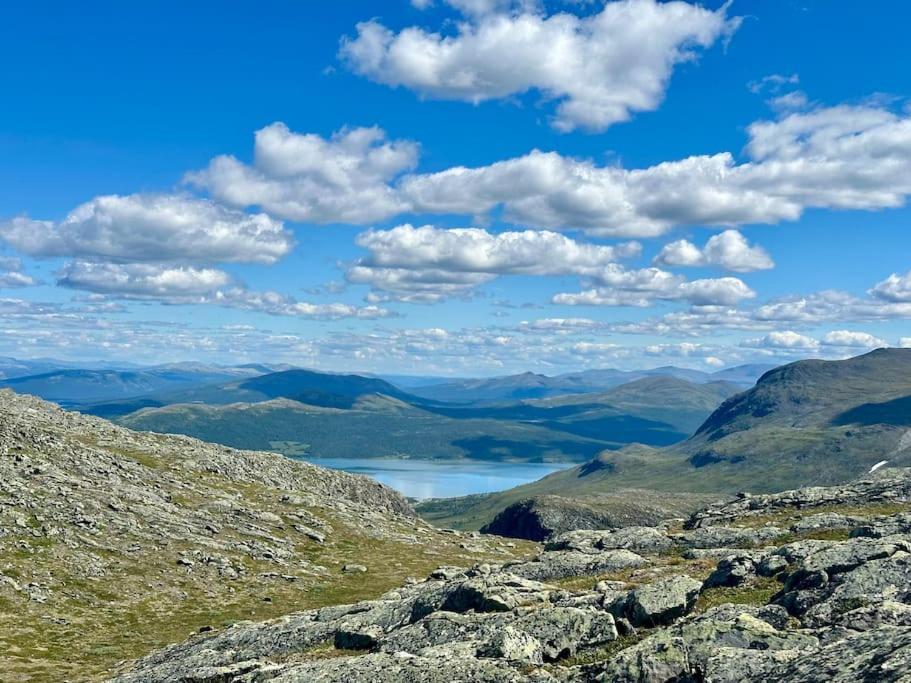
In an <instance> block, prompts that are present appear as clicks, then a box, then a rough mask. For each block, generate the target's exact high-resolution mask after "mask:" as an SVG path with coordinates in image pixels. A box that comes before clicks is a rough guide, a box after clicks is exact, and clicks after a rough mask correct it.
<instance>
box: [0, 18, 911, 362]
mask: <svg viewBox="0 0 911 683" xmlns="http://www.w3.org/2000/svg"><path fill="white" fill-rule="evenodd" d="M5 14H6V19H7V20H6V21H5V22H4V25H3V27H2V28H0V38H2V40H0V50H2V51H3V52H4V56H6V58H7V62H8V63H16V64H17V65H18V67H17V69H15V70H14V69H8V70H7V71H6V72H5V73H4V74H2V75H0V85H2V87H3V90H4V92H5V93H7V96H8V98H9V100H10V101H11V102H15V103H16V106H10V107H5V108H4V110H3V111H2V112H0V188H3V189H2V190H0V356H8V357H12V358H16V359H23V360H28V359H39V358H44V359H53V360H60V361H65V362H70V363H76V364H78V363H83V364H86V363H87V364H90V365H91V364H95V363H109V364H116V363H132V364H136V365H140V366H151V365H166V364H170V363H179V362H200V363H215V364H219V365H227V366H231V365H241V364H247V363H263V362H268V363H274V364H277V363H288V364H292V365H296V366H299V367H302V368H307V369H313V370H316V371H321V372H346V373H354V374H357V373H362V374H363V373H368V374H374V375H409V376H415V377H422V376H440V377H451V378H468V377H474V378H488V377H498V376H504V375H513V374H520V373H522V372H534V373H535V374H544V375H548V376H552V375H558V374H566V373H571V372H581V371H584V370H591V369H614V368H616V369H619V370H643V369H655V368H659V367H662V366H675V367H680V368H684V369H692V370H700V371H703V372H707V373H711V372H715V371H718V370H723V369H730V368H732V367H737V366H740V365H745V364H768V365H781V364H784V363H788V362H792V361H795V360H801V359H807V358H820V359H823V360H835V359H840V358H848V357H853V356H857V355H861V354H863V353H866V352H868V351H871V350H873V349H876V348H881V347H911V332H909V331H908V325H907V321H908V320H909V319H911V270H909V269H911V264H909V263H908V260H907V253H908V248H909V247H911V236H909V235H908V233H907V230H906V226H907V224H908V222H909V219H911V208H909V207H908V206H907V198H908V196H909V195H911V184H909V183H908V181H907V178H909V177H911V100H909V96H911V73H909V72H908V70H907V69H906V68H903V66H902V65H903V64H904V62H905V61H906V60H905V59H904V52H903V50H904V47H903V46H904V36H903V32H902V31H903V29H902V27H903V26H904V25H906V24H907V21H902V19H901V17H902V16H904V17H905V18H906V20H907V19H911V8H908V7H906V6H903V5H899V6H897V7H896V6H892V7H885V6H884V5H883V6H871V7H861V6H859V5H857V4H854V3H849V2H844V1H840V2H822V1H821V0H808V1H807V2H803V3H799V4H798V3H776V4H775V5H774V6H772V4H770V3H760V2H755V1H753V2H751V1H748V0H742V1H741V2H736V3H733V4H730V3H727V2H722V1H721V0H713V1H711V2H705V3H702V4H701V5H697V4H693V3H680V2H677V3H659V2H655V1H654V0H629V1H627V0H621V1H620V2H607V3H606V4H605V3H600V2H596V3H577V2H563V1H560V0H553V1H550V0H548V1H546V2H545V1H542V2H537V1H532V2H525V1H523V2H518V1H511V0H483V1H472V2H468V1H467V0H437V1H436V2H433V1H431V0H411V1H410V2H409V1H408V0H396V2H394V3H389V4H388V5H386V6H384V7H383V8H382V12H381V14H380V15H377V10H376V9H375V6H374V5H373V4H371V3H367V2H365V1H364V0H358V1H356V2H355V1H353V2H350V3H344V4H338V3H336V4H334V5H333V4H330V5H323V4H319V5H317V4H313V3H304V4H302V5H299V6H298V5H294V4H291V3H287V2H282V1H281V0H270V1H268V2H264V3H261V4H260V5H258V6H257V8H256V9H250V8H246V7H244V6H241V5H235V4H230V3H229V4H228V5H225V4H223V3H220V4H215V3H214V2H201V3H197V4H194V5H193V6H192V7H185V6H183V5H179V4H177V3H173V2H162V3H158V4H156V5H155V6H154V7H150V6H146V7H142V6H138V5H137V6H121V5H104V6H103V7H101V6H99V7H78V6H74V5H71V4H68V3H60V2H36V3H30V4H28V5H21V6H16V7H10V8H7V9H6V12H5ZM174 17H179V21H175V20H174ZM541 44H548V45H551V44H559V45H560V46H561V48H562V51H561V52H560V53H559V54H552V53H550V52H548V53H546V55H547V56H548V57H549V58H548V59H542V58H541V52H540V49H539V47H540V45H541ZM238 45H243V46H244V49H238ZM768 45H775V46H776V48H775V50H774V51H769V50H768V49H766V48H767V46H768ZM845 46H850V47H851V48H853V49H845ZM89 356H92V357H96V356H97V358H98V360H92V361H89V360H87V358H88V357H89ZM266 358H268V359H269V360H268V361H265V360H264V359H266Z"/></svg>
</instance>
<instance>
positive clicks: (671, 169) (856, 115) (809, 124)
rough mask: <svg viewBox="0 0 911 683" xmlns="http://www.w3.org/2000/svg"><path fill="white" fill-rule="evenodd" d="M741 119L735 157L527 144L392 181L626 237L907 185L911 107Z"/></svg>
mask: <svg viewBox="0 0 911 683" xmlns="http://www.w3.org/2000/svg"><path fill="white" fill-rule="evenodd" d="M747 130H748V133H749V141H748V144H747V147H746V152H747V154H748V155H749V156H750V159H749V160H748V161H746V162H744V163H736V162H735V160H734V156H733V155H732V154H730V153H728V152H722V153H719V154H715V155H711V156H706V155H702V156H691V157H687V158H684V159H681V160H677V161H666V162H663V163H660V164H657V165H654V166H650V167H646V168H642V169H631V170H628V169H624V168H620V167H617V166H599V165H597V164H595V163H594V162H592V161H589V160H584V159H573V158H569V157H564V156H561V155H559V154H556V153H554V152H542V151H538V150H534V151H532V152H530V153H528V154H526V155H524V156H521V157H516V158H513V159H507V160H504V161H499V162H496V163H494V164H491V165H488V166H480V167H476V168H466V167H454V168H450V169H447V170H444V171H440V172H437V173H429V174H423V175H412V176H408V177H406V178H404V179H403V180H402V181H401V183H400V190H401V193H402V195H403V196H404V197H407V198H408V200H409V203H410V204H411V205H412V208H413V210H415V211H419V212H426V213H457V214H467V215H472V216H476V215H481V214H484V213H486V212H489V211H491V210H493V209H496V208H498V207H502V208H503V209H504V210H505V215H506V217H507V219H509V220H512V221H514V222H516V223H520V224H524V225H529V226H536V227H541V228H551V229H553V228H582V229H585V230H588V231H589V232H591V233H593V234H597V235H606V236H623V237H655V236H658V235H661V234H663V233H665V232H667V231H668V230H669V229H671V228H672V227H674V226H679V225H710V226H711V225H717V226H733V225H740V224H750V223H769V224H771V223H778V222H781V221H785V220H788V221H792V220H797V219H798V218H800V216H801V215H802V213H803V212H804V211H805V210H806V209H808V208H827V209H860V210H873V209H881V208H889V207H898V206H901V205H902V204H903V203H904V201H905V199H906V198H907V196H908V195H909V194H911V115H908V114H895V113H893V112H891V111H889V110H888V109H886V108H883V107H876V106H859V107H850V106H836V107H830V108H820V109H815V110H812V111H808V112H792V113H789V114H787V115H785V116H782V117H780V118H777V119H775V120H771V121H759V122H756V123H753V124H752V125H750V126H749V127H748V129H747Z"/></svg>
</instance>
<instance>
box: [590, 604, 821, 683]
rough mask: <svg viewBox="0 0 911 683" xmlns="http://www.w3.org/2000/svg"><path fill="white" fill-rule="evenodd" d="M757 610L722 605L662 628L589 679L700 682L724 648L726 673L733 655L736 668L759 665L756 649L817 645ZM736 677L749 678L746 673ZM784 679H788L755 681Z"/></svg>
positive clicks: (749, 668) (769, 650) (625, 682)
mask: <svg viewBox="0 0 911 683" xmlns="http://www.w3.org/2000/svg"><path fill="white" fill-rule="evenodd" d="M763 616H764V615H763V613H762V612H761V611H760V610H757V609H756V608H749V607H735V606H733V605H729V606H722V607H718V608H715V609H713V610H709V611H708V612H706V613H705V614H703V615H700V616H698V617H694V618H691V619H687V620H685V621H683V622H680V623H679V624H676V625H674V626H671V627H670V628H666V629H661V630H659V631H657V632H656V633H654V634H653V635H650V636H648V637H647V638H645V639H644V640H642V641H641V642H640V643H638V644H636V645H633V646H632V647H629V648H627V649H626V650H623V651H622V652H621V653H620V654H618V655H617V656H616V657H615V658H613V659H612V660H610V661H609V662H607V663H606V664H604V665H603V667H602V670H601V671H600V672H599V674H598V675H597V677H595V678H593V679H592V680H597V681H603V682H604V683H608V682H609V683H641V682H642V681H649V682H651V681H655V682H656V683H657V682H658V681H662V682H664V681H698V680H713V679H706V678H704V672H705V671H706V669H707V668H708V662H709V660H710V659H711V658H712V657H713V656H715V655H716V654H717V653H718V652H719V651H720V650H721V649H727V650H729V652H728V653H727V661H726V663H725V668H726V669H727V670H728V671H730V670H731V668H732V666H733V664H732V662H731V660H732V659H734V658H736V657H738V656H742V657H743V665H742V666H740V667H739V669H740V671H742V672H743V673H747V672H748V671H755V670H757V669H761V666H760V665H759V664H760V663H758V662H756V661H755V657H756V655H755V653H756V652H757V651H762V652H763V653H768V654H766V656H767V657H769V656H771V653H773V652H777V651H795V650H801V649H806V648H809V647H815V646H816V645H817V644H818V640H817V639H816V638H815V637H813V636H810V635H804V634H799V633H791V632H786V631H781V630H779V629H777V628H776V627H775V626H773V625H772V624H771V623H769V621H768V620H766V619H764V618H763ZM740 680H750V678H749V676H744V677H743V678H741V679H740ZM753 680H782V681H784V680H788V679H784V678H782V679H763V678H759V679H753Z"/></svg>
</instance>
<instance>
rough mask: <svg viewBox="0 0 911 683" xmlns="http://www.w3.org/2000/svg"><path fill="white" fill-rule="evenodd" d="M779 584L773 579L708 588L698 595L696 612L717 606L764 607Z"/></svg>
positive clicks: (778, 587) (779, 586)
mask: <svg viewBox="0 0 911 683" xmlns="http://www.w3.org/2000/svg"><path fill="white" fill-rule="evenodd" d="M779 590H781V584H780V583H779V582H778V581H776V580H775V579H773V578H761V577H760V578H758V579H755V580H753V581H750V582H749V583H746V584H744V585H742V586H734V587H726V586H719V587H717V588H708V589H706V590H704V591H702V593H700V594H699V600H698V601H697V602H696V610H695V611H696V612H697V613H698V612H705V611H707V610H710V609H711V608H712V607H718V605H724V604H728V603H730V604H733V605H766V604H768V603H769V601H770V600H771V599H772V596H773V595H775V593H777V592H778V591H779Z"/></svg>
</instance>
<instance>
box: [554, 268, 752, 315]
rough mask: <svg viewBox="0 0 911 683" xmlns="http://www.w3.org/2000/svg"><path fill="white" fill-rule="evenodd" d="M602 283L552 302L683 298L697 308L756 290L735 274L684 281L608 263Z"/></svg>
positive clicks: (641, 304) (580, 303)
mask: <svg viewBox="0 0 911 683" xmlns="http://www.w3.org/2000/svg"><path fill="white" fill-rule="evenodd" d="M596 280H597V281H599V282H600V283H601V284H602V286H598V287H594V288H592V289H588V290H584V291H582V292H578V293H561V294H557V295H555V296H554V297H553V299H552V301H553V303H555V304H562V305H566V306H639V307H646V306H651V305H652V304H654V303H655V302H656V301H684V302H689V303H691V304H692V305H694V306H696V307H700V306H731V305H734V304H737V303H739V302H741V301H743V300H745V299H752V298H753V297H755V296H756V293H755V292H754V291H753V290H752V289H750V288H749V287H748V286H747V285H746V284H745V283H744V282H743V281H742V280H740V279H738V278H735V277H723V278H716V279H703V280H692V281H687V280H686V279H685V278H683V277H682V276H680V275H674V274H672V273H668V272H667V271H663V270H660V269H658V268H642V269H639V270H627V269H625V268H623V267H622V266H617V265H613V266H609V267H608V268H605V269H604V270H603V271H602V273H601V274H600V276H599V277H598V278H596Z"/></svg>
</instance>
